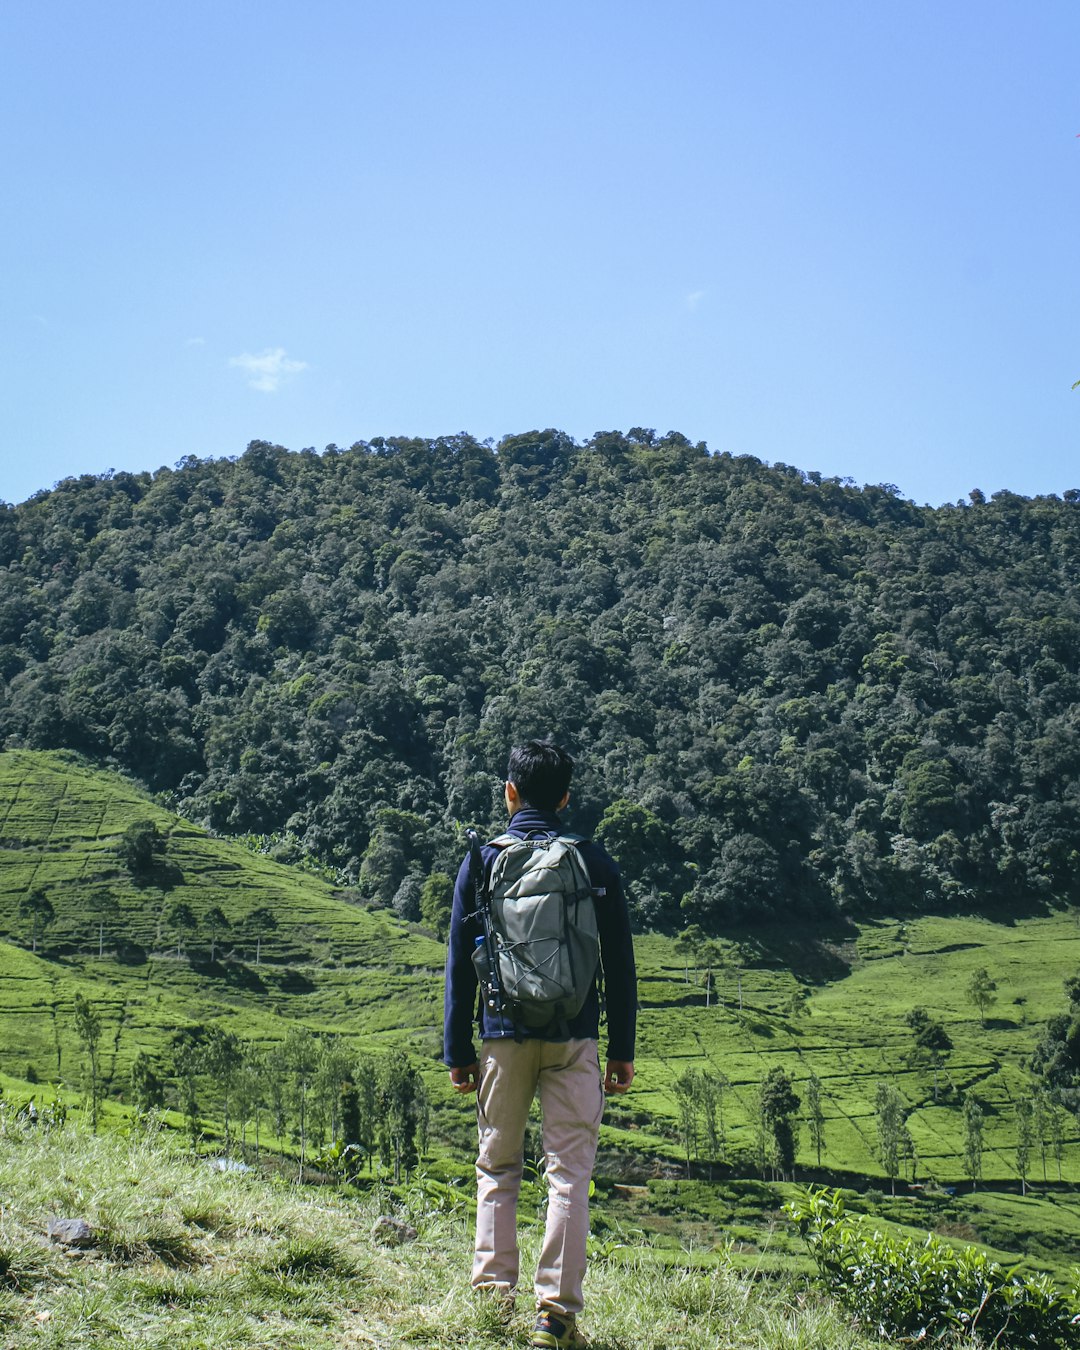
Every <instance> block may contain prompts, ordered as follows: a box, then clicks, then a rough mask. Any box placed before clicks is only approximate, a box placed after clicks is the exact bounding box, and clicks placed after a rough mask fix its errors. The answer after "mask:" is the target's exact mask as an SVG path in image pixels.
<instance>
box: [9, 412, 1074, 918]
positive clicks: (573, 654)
mask: <svg viewBox="0 0 1080 1350" xmlns="http://www.w3.org/2000/svg"><path fill="white" fill-rule="evenodd" d="M0 566H2V571H0V737H2V738H3V742H4V744H6V745H7V746H8V747H29V748H54V747H66V748H69V749H73V750H76V751H79V752H82V753H83V754H85V755H87V756H88V757H90V758H91V759H92V760H94V761H95V762H99V763H102V764H108V765H113V766H117V767H119V768H121V769H123V770H124V771H125V772H128V773H130V774H131V775H133V776H134V777H136V778H137V779H139V780H140V781H142V782H143V783H145V784H146V785H147V786H148V787H150V788H151V790H153V791H154V792H156V793H158V794H159V796H160V800H161V801H162V802H163V804H165V805H167V806H168V807H169V808H170V809H173V810H176V811H178V812H180V813H181V814H183V815H184V816H186V817H188V818H190V819H192V820H194V821H196V822H200V823H204V824H206V825H208V826H209V827H210V828H212V829H214V830H216V831H219V832H222V833H236V834H256V835H266V836H268V837H269V838H268V842H267V847H269V848H271V849H273V850H274V851H275V853H276V854H277V856H279V857H281V858H284V859H296V858H300V857H307V858H311V859H316V860H318V861H319V862H321V863H322V864H324V865H326V866H328V867H331V868H333V869H334V870H335V871H336V872H337V873H338V874H339V876H340V878H341V880H342V881H344V882H347V883H349V884H352V885H358V886H359V887H360V888H361V889H362V890H363V891H364V892H365V893H366V894H367V895H368V896H369V897H370V898H371V899H372V900H376V901H381V902H383V903H386V904H393V905H394V907H395V908H396V909H397V910H398V912H399V913H401V914H402V915H403V916H404V917H408V918H415V917H417V916H418V913H419V903H420V897H421V892H422V887H423V884H424V882H425V880H426V879H427V878H429V877H430V876H431V875H432V874H433V873H436V872H439V871H447V872H448V871H452V870H453V865H454V863H455V861H456V857H457V855H458V853H459V848H460V842H459V841H460V828H461V826H462V825H463V824H465V823H473V822H476V823H480V824H493V823H494V821H495V819H496V818H497V805H498V792H497V789H498V787H499V780H500V774H501V770H502V766H503V762H504V757H505V752H506V748H507V746H508V745H509V744H510V743H511V742H512V741H514V740H515V739H518V738H521V737H523V736H526V735H536V734H545V733H550V734H553V735H554V736H556V737H558V738H559V739H561V740H563V741H564V742H566V743H567V744H568V745H569V746H570V747H571V749H572V750H573V751H574V752H575V753H576V754H577V755H579V756H580V770H579V774H578V778H577V781H576V789H575V804H574V805H575V809H574V811H573V823H574V825H575V827H576V828H578V829H580V830H582V831H585V832H589V833H596V834H597V835H598V837H601V838H603V839H604V840H605V842H606V843H607V844H608V846H609V847H610V848H611V850H612V851H613V852H614V853H615V854H616V856H618V857H619V858H620V860H621V862H622V864H623V866H624V869H625V870H626V872H627V874H628V876H629V878H630V880H631V882H632V883H633V885H632V895H633V900H634V905H635V908H636V911H637V918H638V922H639V924H641V925H642V926H665V925H674V926H678V927H682V926H685V924H686V923H688V922H698V923H701V924H702V925H704V926H705V927H706V928H709V929H714V930H715V929H718V928H721V927H723V926H724V925H725V924H729V923H740V924H745V923H746V922H754V921H756V920H761V921H769V920H773V919H775V918H776V917H777V916H781V915H791V914H799V915H802V916H813V915H819V914H825V913H828V912H832V911H837V910H840V911H848V912H860V913H863V914H867V913H874V912H883V913H889V914H894V913H897V912H899V911H902V910H912V909H916V910H918V909H921V910H927V911H949V910H960V911H963V912H971V911H977V910H985V909H991V908H994V909H997V908H1000V907H1001V906H1003V905H1004V906H1006V907H1009V908H1012V909H1019V908H1025V907H1026V908H1029V909H1030V908H1031V907H1032V906H1037V905H1042V904H1045V903H1048V902H1051V903H1057V902H1069V903H1075V902H1077V901H1078V900H1080V881H1078V877H1080V868H1078V866H1077V863H1078V859H1080V734H1078V720H1080V678H1078V676H1080V670H1078V663H1080V598H1078V594H1080V593H1078V587H1077V581H1078V577H1080V492H1076V491H1070V492H1066V493H1065V494H1064V498H1057V497H1039V498H1035V499H1033V500H1029V499H1025V498H1022V497H1019V496H1016V495H1014V494H1012V493H1008V492H1001V493H997V494H995V495H994V497H993V498H992V499H989V500H987V499H985V498H984V497H983V495H982V494H981V493H980V492H978V491H974V492H972V493H971V495H970V500H969V501H968V502H966V503H958V504H955V505H946V506H943V507H940V508H937V509H931V508H920V507H917V506H915V505H914V504H913V503H911V502H909V501H906V500H904V499H903V498H902V497H901V496H900V495H899V493H898V491H897V490H896V489H895V488H894V487H892V486H890V485H883V486H877V487H862V488H858V487H856V486H854V485H853V484H852V483H850V482H848V481H842V480H837V479H825V478H822V477H821V476H820V475H818V474H813V473H804V472H801V471H799V470H797V469H795V468H792V467H789V466H787V465H783V464H774V465H772V466H768V465H765V464H762V463H761V462H760V461H758V460H756V459H753V458H750V457H732V456H731V455H728V454H710V453H709V452H708V450H707V448H706V447H705V446H704V445H702V444H698V445H694V444H691V443H690V442H689V441H688V440H686V438H685V437H682V436H680V435H677V434H674V433H668V434H667V435H665V436H662V437H658V436H656V435H655V434H654V433H653V432H651V431H646V430H642V429H640V428H636V429H634V430H632V431H631V432H629V433H628V434H627V435H622V434H620V433H614V432H612V433H601V434H598V435H596V436H595V437H593V438H592V439H591V440H590V441H588V442H587V443H585V444H584V445H578V444H576V443H575V442H574V441H572V440H571V439H570V438H569V437H567V436H565V435H563V434H562V433H560V432H557V431H544V432H534V433H529V434H525V435H519V436H512V437H508V438H507V439H505V440H503V441H502V442H500V443H499V444H498V445H497V446H491V445H489V444H481V443H479V442H477V441H475V440H474V439H472V438H471V437H469V436H466V435H460V436H454V437H446V438H440V439H437V440H415V439H392V440H382V439H379V440H375V441H372V442H370V443H360V444H357V445H354V446H352V447H351V448H350V449H348V450H339V449H337V448H336V447H330V448H329V449H328V450H327V451H326V452H325V453H323V454H316V453H315V452H314V451H310V450H304V451H300V452H299V453H292V452H289V451H286V450H284V449H282V448H280V447H277V446H273V445H270V444H267V443H265V442H253V443H252V444H251V445H250V446H249V447H248V449H247V451H246V452H245V453H244V454H243V455H241V456H240V457H239V458H237V459H235V460H198V459H195V458H189V459H185V460H182V461H181V462H180V463H179V464H178V465H177V466H176V468H175V469H166V468H162V469H159V470H158V471H157V472H156V473H153V474H150V473H143V474H130V473H115V474H106V475H102V476H83V477H81V478H78V479H68V480H65V481H64V482H62V483H60V484H58V485H57V486H56V488H55V489H53V490H52V491H51V492H43V493H39V494H38V495H37V496H35V497H33V498H32V499H31V500H29V501H28V502H25V503H23V504H21V505H19V506H14V507H4V508H2V510H0Z"/></svg>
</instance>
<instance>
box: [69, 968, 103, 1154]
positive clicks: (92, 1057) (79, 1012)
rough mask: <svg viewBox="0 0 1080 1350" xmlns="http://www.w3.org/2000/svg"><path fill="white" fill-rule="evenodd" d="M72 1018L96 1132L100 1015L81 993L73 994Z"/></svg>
mask: <svg viewBox="0 0 1080 1350" xmlns="http://www.w3.org/2000/svg"><path fill="white" fill-rule="evenodd" d="M72 1020H73V1024H74V1027H75V1035H76V1036H77V1037H78V1038H79V1044H80V1045H81V1046H82V1052H83V1084H84V1090H85V1092H86V1095H87V1098H88V1100H89V1103H90V1127H91V1129H92V1130H93V1132H94V1133H95V1134H96V1133H97V1127H98V1107H99V1106H100V1104H101V1096H102V1091H101V1066H100V1061H99V1047H100V1045H101V1030H102V1027H101V1015H100V1013H99V1012H98V1010H97V1009H96V1008H95V1007H94V1005H93V1004H92V1003H90V1002H88V1001H87V1000H86V999H85V998H83V996H82V994H76V995H75V1002H74V1005H73V1012H72Z"/></svg>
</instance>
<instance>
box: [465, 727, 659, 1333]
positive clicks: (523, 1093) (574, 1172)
mask: <svg viewBox="0 0 1080 1350" xmlns="http://www.w3.org/2000/svg"><path fill="white" fill-rule="evenodd" d="M573 768H574V761H573V760H572V759H571V758H570V756H569V755H568V754H567V753H566V751H565V750H563V749H562V748H561V747H560V746H557V745H554V744H553V743H551V742H550V741H529V742H527V743H526V744H525V745H521V746H518V747H516V748H515V749H514V750H513V751H511V754H510V763H509V767H508V769H507V774H506V778H507V781H506V787H505V801H506V809H507V811H508V812H509V815H510V824H509V826H508V829H507V833H508V834H509V835H513V836H515V837H516V838H519V839H544V838H555V837H557V836H559V835H562V834H563V833H564V830H563V826H562V823H561V821H560V820H559V816H558V812H559V811H561V810H563V809H564V808H565V806H566V804H567V802H568V801H569V798H570V777H571V774H572V773H573ZM578 848H579V851H580V854H581V857H582V860H583V861H584V863H585V867H586V869H587V871H588V873H589V880H590V882H591V883H592V887H593V892H594V904H595V906H596V920H597V928H598V930H599V939H600V953H601V961H602V964H603V972H604V983H605V992H606V998H607V1024H608V1047H607V1049H608V1058H607V1070H606V1073H605V1074H604V1077H603V1080H601V1075H600V1061H599V1055H598V1050H597V1040H598V1036H599V1025H600V1000H599V995H598V993H597V989H596V986H595V983H594V985H593V987H592V989H591V992H590V993H589V996H588V998H587V999H586V1002H585V1005H584V1007H583V1008H582V1009H581V1011H580V1012H579V1013H577V1014H576V1015H575V1016H573V1017H571V1018H569V1019H568V1020H567V1021H565V1022H564V1023H563V1024H562V1026H561V1027H558V1028H556V1027H549V1028H546V1029H544V1030H542V1031H529V1030H525V1029H522V1028H521V1027H520V1026H517V1027H515V1025H514V1023H513V1021H512V1020H511V1019H510V1017H509V1016H508V1015H507V1014H506V1013H505V1012H504V1013H498V1012H495V1011H493V1010H492V1009H491V1008H490V1007H489V1006H486V1005H482V1006H481V1010H480V1014H479V1023H480V1037H481V1042H482V1048H481V1053H480V1057H479V1059H478V1058H477V1055H476V1051H475V1049H474V1045H473V1018H474V1015H475V1010H476V1007H477V984H478V980H477V974H476V968H475V966H474V965H473V960H472V955H473V951H474V949H475V947H476V944H477V940H478V939H480V938H481V937H482V936H483V927H482V924H481V921H480V918H479V916H478V914H477V913H476V912H475V911H476V899H475V897H476V882H477V878H476V877H475V876H474V875H473V870H472V864H471V861H470V859H469V858H468V857H466V859H465V861H464V862H463V863H462V864H461V870H460V871H459V873H458V878H457V885H456V886H455V888H454V906H453V911H452V914H451V918H450V939H449V950H448V953H447V959H446V1015H445V1028H444V1059H445V1062H446V1063H447V1064H448V1065H449V1067H450V1082H451V1084H452V1085H453V1087H454V1089H455V1091H457V1092H463V1093H465V1092H476V1093H477V1121H478V1127H479V1135H480V1149H479V1156H478V1158H477V1162H476V1183H477V1213H476V1254H475V1258H474V1261H473V1271H472V1283H473V1288H475V1289H483V1290H487V1291H489V1292H490V1293H492V1294H493V1295H494V1296H496V1297H499V1298H502V1299H504V1300H505V1304H506V1307H507V1308H508V1309H509V1308H510V1307H512V1305H513V1297H514V1290H515V1289H516V1287H517V1281H518V1246H517V1199H518V1191H519V1189H520V1186H521V1169H522V1159H523V1153H524V1142H525V1126H526V1122H527V1119H528V1114H529V1106H530V1104H531V1102H532V1099H533V1097H534V1096H539V1099H540V1109H541V1114H542V1117H543V1143H544V1155H545V1160H546V1172H545V1176H546V1180H547V1186H548V1207H547V1225H546V1229H545V1233H544V1243H543V1248H542V1250H541V1252H540V1259H539V1262H538V1264H537V1268H536V1279H535V1285H534V1287H535V1292H536V1308H537V1318H536V1325H535V1327H534V1330H533V1335H532V1340H531V1342H530V1343H531V1345H533V1346H536V1347H543V1348H544V1350H572V1348H573V1347H578V1346H583V1345H584V1344H585V1341H584V1338H583V1337H582V1335H581V1333H580V1332H579V1331H578V1329H577V1316H578V1314H579V1313H580V1312H581V1309H582V1293H581V1285H582V1281H583V1279H584V1277H585V1260H586V1256H585V1253H586V1242H587V1239H588V1234H589V1183H590V1180H591V1176H592V1167H593V1161H594V1159H595V1157H596V1143H597V1137H598V1134H599V1130H600V1119H601V1116H602V1115H603V1111H604V1093H605V1092H608V1093H621V1092H626V1091H627V1089H628V1088H629V1086H630V1083H631V1081H632V1079H633V1077H634V1031H635V1022H636V1015H637V979H636V974H635V969H634V949H633V942H632V939H631V936H630V922H629V918H628V915H627V909H626V899H625V897H624V895H623V890H622V883H621V880H620V877H619V871H618V868H617V867H616V865H615V863H614V862H613V861H612V859H611V858H610V857H609V856H608V854H607V853H606V852H605V851H604V850H603V849H602V848H601V847H600V846H599V845H598V844H594V843H591V842H582V843H580V844H579V845H578ZM497 854H498V848H497V847H494V846H492V845H490V844H489V845H486V846H485V847H484V849H483V854H482V857H483V864H484V869H485V872H486V873H487V874H489V875H490V870H491V865H492V861H493V859H494V858H495V857H496V855H497Z"/></svg>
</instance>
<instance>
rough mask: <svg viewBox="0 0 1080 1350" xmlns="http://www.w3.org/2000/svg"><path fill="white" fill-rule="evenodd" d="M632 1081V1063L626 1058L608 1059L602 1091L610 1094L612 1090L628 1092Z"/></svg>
mask: <svg viewBox="0 0 1080 1350" xmlns="http://www.w3.org/2000/svg"><path fill="white" fill-rule="evenodd" d="M633 1081H634V1065H633V1061H632V1060H628V1059H609V1060H608V1062H607V1073H606V1074H605V1075H604V1091H605V1092H606V1093H607V1094H608V1096H610V1095H611V1094H612V1093H613V1092H628V1091H629V1090H630V1084H631V1083H632V1082H633Z"/></svg>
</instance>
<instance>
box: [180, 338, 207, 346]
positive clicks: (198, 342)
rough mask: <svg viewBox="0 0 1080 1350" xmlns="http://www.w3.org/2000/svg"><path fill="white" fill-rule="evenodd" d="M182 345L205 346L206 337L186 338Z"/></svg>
mask: <svg viewBox="0 0 1080 1350" xmlns="http://www.w3.org/2000/svg"><path fill="white" fill-rule="evenodd" d="M184 346H185V347H205V346H206V339H205V338H188V340H187V341H186V342H185V343H184Z"/></svg>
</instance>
